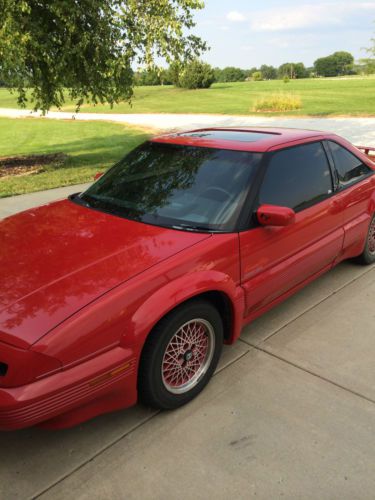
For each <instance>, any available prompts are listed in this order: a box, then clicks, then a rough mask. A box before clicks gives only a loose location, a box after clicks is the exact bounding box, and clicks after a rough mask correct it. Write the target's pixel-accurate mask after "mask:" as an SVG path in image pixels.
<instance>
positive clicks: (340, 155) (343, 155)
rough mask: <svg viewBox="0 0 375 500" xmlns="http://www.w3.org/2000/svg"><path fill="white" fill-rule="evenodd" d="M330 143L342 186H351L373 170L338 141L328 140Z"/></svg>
mask: <svg viewBox="0 0 375 500" xmlns="http://www.w3.org/2000/svg"><path fill="white" fill-rule="evenodd" d="M328 144H329V147H330V150H331V153H332V156H333V161H334V163H335V167H336V170H337V174H338V178H339V183H340V186H341V187H347V186H350V185H351V184H354V183H356V182H358V181H360V180H362V179H363V178H365V177H366V176H367V175H369V174H371V173H372V170H371V169H370V168H369V167H368V166H367V165H365V164H364V163H363V162H362V160H360V159H359V158H357V157H356V156H355V155H354V154H353V153H351V152H350V151H348V150H347V149H346V148H344V147H343V146H341V145H340V144H337V142H333V141H328Z"/></svg>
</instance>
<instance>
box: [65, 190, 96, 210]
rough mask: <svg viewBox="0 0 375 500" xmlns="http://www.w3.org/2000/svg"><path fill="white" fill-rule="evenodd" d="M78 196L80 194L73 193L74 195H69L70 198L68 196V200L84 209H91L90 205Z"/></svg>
mask: <svg viewBox="0 0 375 500" xmlns="http://www.w3.org/2000/svg"><path fill="white" fill-rule="evenodd" d="M80 194H81V193H74V194H71V195H70V196H68V199H69V200H72V201H74V202H75V203H77V204H78V205H82V206H84V207H88V208H90V207H91V205H90V203H89V202H88V201H86V200H83V199H82V198H81V197H80V196H79V195H80Z"/></svg>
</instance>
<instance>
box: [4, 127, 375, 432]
mask: <svg viewBox="0 0 375 500" xmlns="http://www.w3.org/2000/svg"><path fill="white" fill-rule="evenodd" d="M240 130H249V129H240ZM257 131H259V132H265V133H268V135H267V136H266V137H265V138H264V139H262V140H259V141H257V142H240V141H232V140H213V139H212V138H211V139H207V138H199V137H190V136H187V135H185V136H183V137H181V136H179V135H178V134H172V135H169V136H163V137H158V138H155V139H154V141H158V142H168V143H174V144H180V145H182V146H184V145H185V146H186V145H194V146H197V145H199V146H201V147H217V148H224V149H236V150H248V151H254V152H267V151H271V150H277V149H282V148H285V147H289V146H291V145H296V144H302V143H305V142H311V141H317V140H324V139H331V140H335V141H336V142H338V143H340V144H342V145H343V146H345V147H346V148H347V149H349V150H351V151H352V152H353V153H354V154H355V155H357V156H358V157H359V158H361V160H362V161H363V162H364V163H366V164H367V165H368V166H369V167H370V168H371V169H372V170H375V164H374V163H373V162H372V161H371V159H370V158H369V157H368V156H367V155H366V154H365V153H362V152H360V151H359V150H358V149H357V148H355V147H354V146H352V145H351V144H349V143H348V142H347V141H345V140H344V139H341V138H339V137H338V136H335V135H333V134H324V133H322V132H313V131H312V132H311V131H301V130H288V129H257ZM363 149H364V150H365V152H367V153H368V152H369V150H371V148H363ZM374 213H375V176H370V177H367V178H366V179H365V180H364V181H362V182H360V183H358V184H356V185H354V186H352V187H350V188H348V189H345V190H343V191H342V192H338V193H337V194H335V195H333V196H332V197H330V198H329V199H327V200H325V201H322V202H320V203H318V204H316V205H314V206H312V207H310V208H307V209H305V210H303V211H301V212H299V213H297V214H295V213H294V212H293V210H291V209H284V208H283V207H272V206H262V207H260V208H259V210H258V218H259V220H260V221H261V222H262V221H263V218H262V214H264V215H266V216H268V217H270V219H268V222H267V221H263V222H262V224H265V225H264V226H257V227H255V228H253V229H249V230H247V231H242V232H240V233H233V234H212V235H210V234H204V233H192V232H185V231H177V230H172V229H165V228H161V227H156V226H151V225H147V224H142V223H138V222H132V221H128V220H125V219H122V218H119V217H115V216H111V215H107V214H104V213H101V212H99V211H94V210H91V209H89V208H85V207H83V206H79V205H76V204H74V203H73V202H71V201H70V200H64V201H60V202H56V203H52V204H49V205H45V206H42V207H39V208H37V209H32V210H28V211H26V212H23V213H20V214H18V215H15V216H12V217H8V218H7V219H4V220H3V221H1V222H0V242H1V243H0V269H1V274H0V369H1V363H3V364H5V365H6V366H7V367H8V371H7V372H6V374H5V375H4V374H3V375H0V429H14V428H21V427H26V426H30V425H34V424H41V423H43V426H45V427H51V428H57V427H66V426H70V425H74V424H77V423H78V422H81V421H83V420H86V419H88V418H91V417H93V416H95V415H97V414H100V413H104V412H106V411H112V410H115V409H118V408H125V407H127V406H130V405H132V404H134V403H135V402H136V399H137V393H136V387H137V370H138V363H139V358H140V355H141V352H142V348H143V345H144V342H145V341H146V339H147V336H148V334H149V333H150V331H151V329H152V328H153V326H154V325H155V324H156V323H157V322H158V321H159V320H160V319H161V318H162V317H163V316H164V315H165V314H167V313H168V312H169V311H171V310H172V309H173V308H174V307H176V306H177V305H178V304H181V303H182V302H184V301H186V300H189V299H190V298H192V297H194V296H197V295H199V294H202V293H206V292H212V291H216V292H219V293H221V294H222V295H223V296H225V297H226V298H227V299H228V301H229V303H230V305H231V313H232V314H231V316H232V317H231V327H230V329H229V330H228V331H227V332H226V342H227V343H231V342H234V341H235V340H236V339H237V338H238V336H239V334H240V331H241V328H242V327H243V325H244V324H246V323H247V322H249V321H251V320H253V319H254V318H255V317H257V316H259V315H260V314H262V313H264V312H265V311H267V310H268V309H270V308H271V307H273V306H274V305H276V304H278V303H279V302H281V301H282V300H284V299H285V298H287V297H288V296H290V295H291V294H292V293H295V292H296V291H297V290H298V289H300V288H301V287H302V286H304V285H305V284H307V283H308V282H310V281H312V280H313V279H315V278H316V277H317V276H319V275H320V274H322V273H323V272H325V271H327V270H329V269H330V268H332V267H333V266H334V265H335V264H337V263H338V262H340V261H341V260H343V259H345V258H349V257H353V256H355V255H359V254H360V253H361V252H362V250H363V248H364V244H365V238H366V234H367V231H368V228H369V224H370V220H371V217H372V214H374ZM3 366H4V365H3ZM0 373H1V372H0Z"/></svg>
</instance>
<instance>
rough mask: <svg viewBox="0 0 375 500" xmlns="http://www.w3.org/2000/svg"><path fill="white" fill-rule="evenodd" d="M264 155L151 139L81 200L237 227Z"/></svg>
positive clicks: (131, 214) (183, 225) (168, 220)
mask: <svg viewBox="0 0 375 500" xmlns="http://www.w3.org/2000/svg"><path fill="white" fill-rule="evenodd" d="M260 158H261V155H260V154H258V153H257V154H255V153H249V152H244V151H229V150H221V149H211V148H199V147H190V146H179V145H174V144H161V143H157V142H147V143H145V144H144V145H142V146H141V147H139V148H137V149H135V150H134V151H132V152H131V153H129V154H128V155H127V156H125V158H123V159H122V160H121V161H119V163H117V164H116V165H115V166H114V167H112V168H111V169H110V170H109V171H108V172H107V173H106V174H105V175H103V176H102V177H101V178H100V179H99V180H98V181H97V182H95V183H94V184H93V185H92V186H90V187H89V189H88V190H87V191H85V192H84V193H82V194H81V195H79V199H77V202H81V203H82V202H84V204H85V205H86V206H89V207H92V208H96V209H99V210H103V211H106V212H109V213H112V214H115V215H120V216H122V217H125V218H127V219H132V220H136V221H140V222H145V223H149V224H154V225H159V226H167V227H173V228H176V229H186V230H189V229H190V230H202V231H205V230H207V231H231V230H232V229H233V228H234V227H235V222H236V219H237V217H238V214H239V212H240V210H241V207H242V204H243V202H244V200H245V197H246V194H247V192H248V190H249V187H250V184H251V181H252V179H253V176H254V175H255V171H256V167H257V165H258V164H259V161H260Z"/></svg>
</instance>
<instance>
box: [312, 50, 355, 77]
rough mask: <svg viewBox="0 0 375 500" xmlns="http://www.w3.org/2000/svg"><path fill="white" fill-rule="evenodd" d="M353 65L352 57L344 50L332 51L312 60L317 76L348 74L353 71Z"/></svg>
mask: <svg viewBox="0 0 375 500" xmlns="http://www.w3.org/2000/svg"><path fill="white" fill-rule="evenodd" d="M353 65H354V57H353V56H352V55H351V54H350V53H349V52H345V51H341V52H334V53H333V54H331V55H330V56H327V57H320V58H319V59H317V60H316V61H315V62H314V67H315V71H316V73H317V74H318V75H319V76H340V75H348V74H350V73H351V72H352V71H353Z"/></svg>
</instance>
